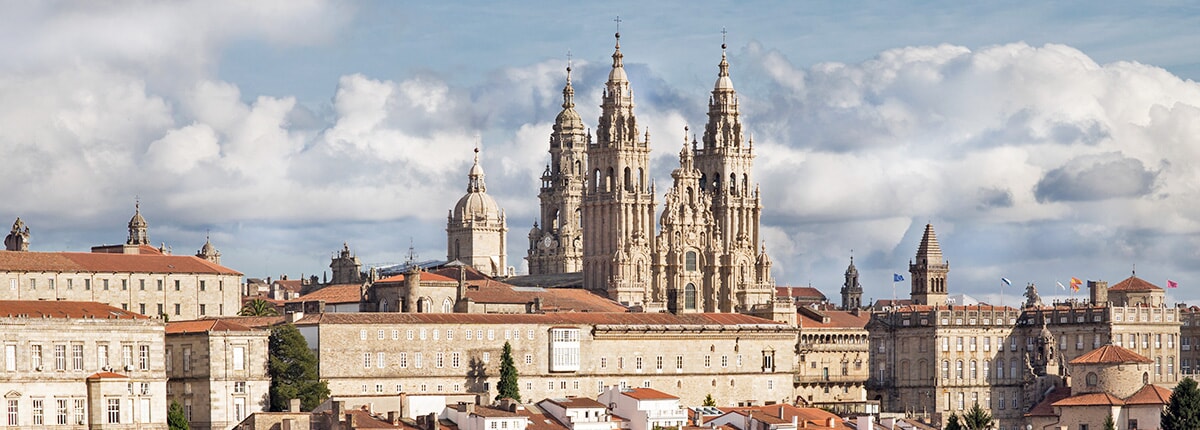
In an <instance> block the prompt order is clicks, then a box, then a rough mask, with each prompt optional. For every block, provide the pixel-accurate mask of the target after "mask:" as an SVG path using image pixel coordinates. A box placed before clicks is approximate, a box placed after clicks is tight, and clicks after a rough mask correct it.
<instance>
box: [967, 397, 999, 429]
mask: <svg viewBox="0 0 1200 430" xmlns="http://www.w3.org/2000/svg"><path fill="white" fill-rule="evenodd" d="M962 426H963V427H965V428H967V429H969V430H983V429H986V428H988V427H991V426H992V414H989V413H988V412H987V411H985V410H983V408H982V407H980V406H979V402H975V405H974V406H971V409H970V410H968V411H967V413H965V414H963V416H962Z"/></svg>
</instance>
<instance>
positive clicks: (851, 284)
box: [842, 256, 863, 311]
mask: <svg viewBox="0 0 1200 430" xmlns="http://www.w3.org/2000/svg"><path fill="white" fill-rule="evenodd" d="M862 294H863V289H862V285H861V284H859V283H858V268H857V267H854V257H853V256H851V257H850V267H847V268H846V282H845V283H843V284H842V309H843V310H847V311H849V310H854V309H859V308H861V307H862Z"/></svg>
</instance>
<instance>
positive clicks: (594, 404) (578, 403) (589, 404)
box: [543, 397, 608, 409]
mask: <svg viewBox="0 0 1200 430" xmlns="http://www.w3.org/2000/svg"><path fill="white" fill-rule="evenodd" d="M543 401H545V402H550V403H554V404H556V405H559V406H562V407H564V408H567V409H570V408H607V407H608V406H605V405H604V404H603V403H600V402H598V401H596V400H595V399H589V398H587V397H558V398H550V399H546V400H543Z"/></svg>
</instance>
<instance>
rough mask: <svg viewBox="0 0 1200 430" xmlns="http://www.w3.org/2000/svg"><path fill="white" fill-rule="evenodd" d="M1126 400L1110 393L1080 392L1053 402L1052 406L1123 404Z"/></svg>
mask: <svg viewBox="0 0 1200 430" xmlns="http://www.w3.org/2000/svg"><path fill="white" fill-rule="evenodd" d="M1124 404H1125V401H1124V400H1121V399H1119V398H1117V396H1114V395H1112V394H1108V393H1085V394H1078V395H1074V396H1071V397H1067V398H1065V399H1062V400H1059V401H1057V402H1054V403H1052V404H1051V406H1055V407H1060V406H1121V405H1124Z"/></svg>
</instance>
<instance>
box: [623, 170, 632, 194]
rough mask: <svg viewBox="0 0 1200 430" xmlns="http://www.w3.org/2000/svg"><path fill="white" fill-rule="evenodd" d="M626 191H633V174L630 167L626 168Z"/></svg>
mask: <svg viewBox="0 0 1200 430" xmlns="http://www.w3.org/2000/svg"><path fill="white" fill-rule="evenodd" d="M625 191H633V174H632V173H630V170H629V168H628V167H626V168H625Z"/></svg>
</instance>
